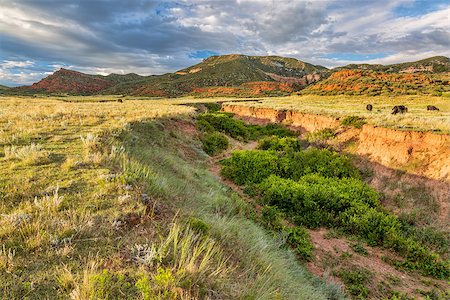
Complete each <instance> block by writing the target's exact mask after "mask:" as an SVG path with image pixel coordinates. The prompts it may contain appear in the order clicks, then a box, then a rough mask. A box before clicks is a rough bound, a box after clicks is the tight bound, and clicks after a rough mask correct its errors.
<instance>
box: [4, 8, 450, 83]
mask: <svg viewBox="0 0 450 300" xmlns="http://www.w3.org/2000/svg"><path fill="white" fill-rule="evenodd" d="M230 53H240V54H247V55H280V56H288V57H294V58H297V59H300V60H302V61H306V62H309V63H313V64H320V65H323V66H326V67H335V66H340V65H346V64H349V63H381V64H391V63H398V62H405V61H414V60H419V59H423V58H427V57H430V56H435V55H443V56H447V57H448V56H450V0H445V1H443V0H428V1H426V0H425V1H423V0H420V1H419V0H376V1H372V0H371V1H366V0H318V1H317V0H310V1H303V0H291V1H288V0H223V1H222V0H191V1H188V0H180V1H156V0H78V1H76V0H18V1H14V0H0V84H5V85H8V86H17V85H24V84H31V83H33V82H36V81H38V80H40V79H41V78H43V77H45V76H47V75H49V74H51V73H52V72H54V71H55V70H58V69H59V68H61V67H63V68H68V69H73V70H77V71H81V72H85V73H90V74H103V75H106V74H109V73H119V74H125V73H131V72H133V73H137V74H141V75H150V74H163V73H167V72H174V71H176V70H179V69H182V68H185V67H188V66H190V65H193V64H196V63H198V62H201V61H202V59H204V58H206V57H208V56H210V55H221V54H230Z"/></svg>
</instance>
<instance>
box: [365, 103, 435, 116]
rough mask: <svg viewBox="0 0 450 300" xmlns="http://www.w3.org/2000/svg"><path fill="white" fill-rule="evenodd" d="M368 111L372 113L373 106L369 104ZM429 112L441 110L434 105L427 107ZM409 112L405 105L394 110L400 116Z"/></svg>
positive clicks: (397, 106)
mask: <svg viewBox="0 0 450 300" xmlns="http://www.w3.org/2000/svg"><path fill="white" fill-rule="evenodd" d="M366 109H367V110H368V111H372V109H373V106H372V104H367V105H366ZM427 110H439V108H437V107H436V106H434V105H428V106H427ZM407 112H408V108H407V107H406V106H404V105H396V106H394V107H393V108H392V114H393V115H396V114H399V113H400V114H404V113H407Z"/></svg>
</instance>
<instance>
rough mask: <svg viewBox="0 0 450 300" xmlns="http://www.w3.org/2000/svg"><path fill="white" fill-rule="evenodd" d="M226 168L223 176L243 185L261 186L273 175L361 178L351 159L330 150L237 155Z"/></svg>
mask: <svg viewBox="0 0 450 300" xmlns="http://www.w3.org/2000/svg"><path fill="white" fill-rule="evenodd" d="M223 164H224V166H223V168H222V175H223V176H225V177H226V178H228V179H231V180H233V181H234V182H235V183H237V184H240V185H243V184H250V183H260V182H261V181H262V180H263V179H265V178H267V177H269V176H270V175H272V174H273V175H278V176H280V177H283V178H291V179H299V178H300V177H302V176H304V175H307V174H311V173H318V174H320V175H323V176H326V177H338V178H345V177H349V178H359V177H360V176H359V172H358V170H357V169H356V168H355V167H353V165H352V164H351V162H350V160H349V159H348V158H347V157H345V156H342V155H339V154H338V153H336V152H333V151H329V150H326V149H323V150H317V149H313V148H311V149H307V150H305V151H300V152H290V153H287V154H283V153H281V152H278V153H277V152H276V151H273V150H270V151H264V150H247V151H234V152H233V153H232V156H231V157H230V158H228V159H226V160H224V161H223Z"/></svg>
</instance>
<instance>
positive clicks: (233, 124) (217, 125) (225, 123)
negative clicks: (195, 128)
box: [198, 113, 250, 140]
mask: <svg viewBox="0 0 450 300" xmlns="http://www.w3.org/2000/svg"><path fill="white" fill-rule="evenodd" d="M198 121H201V122H202V124H203V125H202V126H204V127H205V126H207V125H206V123H208V124H209V125H210V126H211V127H212V128H214V129H215V130H217V131H220V132H222V133H225V134H227V135H229V136H231V137H233V138H235V139H243V140H247V139H248V138H249V137H250V132H249V130H248V128H247V126H246V125H245V123H244V122H243V121H241V120H236V119H234V118H233V117H232V115H230V114H227V113H204V114H201V115H199V116H198Z"/></svg>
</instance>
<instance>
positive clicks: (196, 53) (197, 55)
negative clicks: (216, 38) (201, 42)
mask: <svg viewBox="0 0 450 300" xmlns="http://www.w3.org/2000/svg"><path fill="white" fill-rule="evenodd" d="M213 55H219V53H218V52H215V51H211V50H198V51H194V52H191V53H189V58H196V59H198V58H201V59H204V58H207V57H210V56H213Z"/></svg>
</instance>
